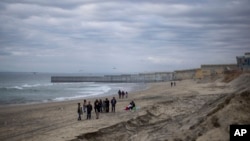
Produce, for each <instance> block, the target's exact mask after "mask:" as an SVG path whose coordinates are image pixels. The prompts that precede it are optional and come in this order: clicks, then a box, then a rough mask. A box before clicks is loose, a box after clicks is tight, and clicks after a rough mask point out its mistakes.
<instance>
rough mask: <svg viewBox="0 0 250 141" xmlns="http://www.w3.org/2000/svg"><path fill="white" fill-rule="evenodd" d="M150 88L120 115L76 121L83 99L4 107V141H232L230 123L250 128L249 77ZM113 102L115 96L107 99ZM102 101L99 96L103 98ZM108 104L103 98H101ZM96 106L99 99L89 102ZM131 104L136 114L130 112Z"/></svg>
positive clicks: (0, 113) (0, 134)
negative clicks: (133, 105) (128, 109)
mask: <svg viewBox="0 0 250 141" xmlns="http://www.w3.org/2000/svg"><path fill="white" fill-rule="evenodd" d="M176 83H177V85H176V86H175V87H171V86H170V82H161V83H151V84H148V85H149V88H148V89H147V90H143V91H139V92H135V93H130V94H129V98H128V99H118V97H117V96H118V95H114V96H115V97H116V99H117V105H116V112H115V113H101V114H100V119H95V113H94V112H92V119H91V120H85V118H86V115H85V114H84V115H83V120H82V121H77V103H78V102H81V103H83V100H75V101H66V102H55V103H44V104H34V105H21V106H1V107H0V124H1V126H0V140H1V141H9V140H11V141H34V140H35V141H44V140H47V141H66V140H72V141H78V140H82V141H85V140H86V141H91V140H109V141H112V140H114V141H115V140H116V141H117V140H120V141H127V140H130V141H147V140H152V141H154V140H159V141H184V140H185V141H188V140H197V141H206V140H207V141H208V140H209V141H216V140H221V141H224V140H225V141H227V140H229V125H230V124H250V88H249V86H250V74H242V75H241V76H239V77H238V78H236V79H234V80H233V81H230V82H229V83H226V82H222V79H218V80H215V81H211V82H206V83H205V82H201V81H196V80H182V81H177V82H176ZM108 98H109V99H111V98H112V96H109V97H108ZM98 99H99V97H98ZM102 99H104V98H102ZM88 100H90V101H91V103H92V105H93V103H94V99H88ZM131 100H134V101H135V104H136V106H137V107H139V108H138V109H137V110H136V111H125V110H124V108H125V106H127V105H128V104H129V102H130V101H131Z"/></svg>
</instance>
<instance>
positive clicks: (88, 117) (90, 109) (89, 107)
mask: <svg viewBox="0 0 250 141" xmlns="http://www.w3.org/2000/svg"><path fill="white" fill-rule="evenodd" d="M91 112H92V105H91V104H90V101H89V104H88V105H87V119H91Z"/></svg>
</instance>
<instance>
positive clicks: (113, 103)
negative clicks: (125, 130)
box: [111, 97, 116, 112]
mask: <svg viewBox="0 0 250 141" xmlns="http://www.w3.org/2000/svg"><path fill="white" fill-rule="evenodd" d="M115 104H116V99H115V97H113V99H112V100H111V106H112V112H115Z"/></svg>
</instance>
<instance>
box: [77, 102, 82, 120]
mask: <svg viewBox="0 0 250 141" xmlns="http://www.w3.org/2000/svg"><path fill="white" fill-rule="evenodd" d="M77 113H78V120H82V118H81V114H82V108H81V104H80V103H78V108H77Z"/></svg>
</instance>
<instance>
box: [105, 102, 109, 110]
mask: <svg viewBox="0 0 250 141" xmlns="http://www.w3.org/2000/svg"><path fill="white" fill-rule="evenodd" d="M105 104H106V112H107V113H108V112H109V100H108V98H106V101H105Z"/></svg>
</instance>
